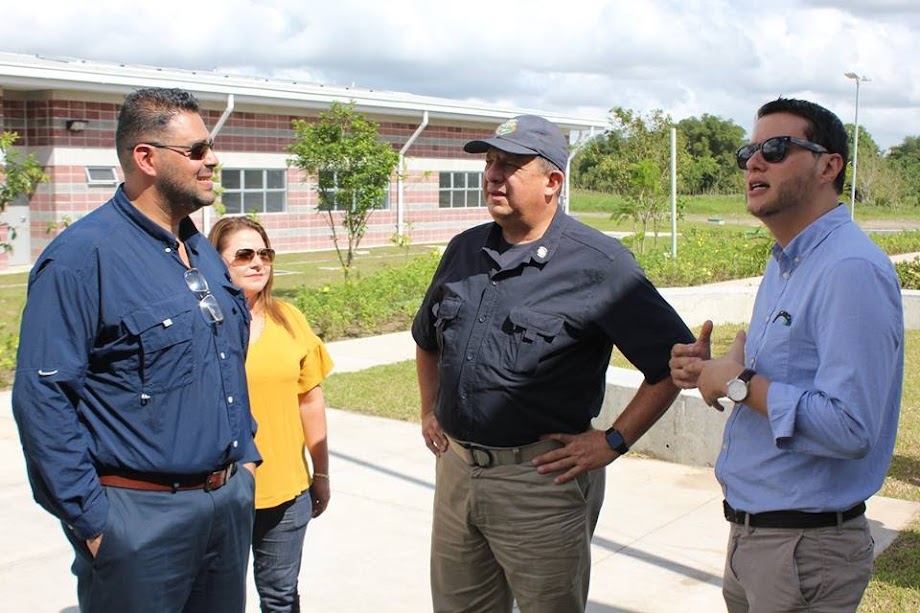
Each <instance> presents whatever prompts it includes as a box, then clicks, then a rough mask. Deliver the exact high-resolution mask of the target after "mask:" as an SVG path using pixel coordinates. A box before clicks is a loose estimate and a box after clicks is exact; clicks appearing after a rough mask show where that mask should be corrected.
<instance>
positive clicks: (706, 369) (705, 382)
mask: <svg viewBox="0 0 920 613" xmlns="http://www.w3.org/2000/svg"><path fill="white" fill-rule="evenodd" d="M746 340H747V334H746V333H745V331H744V330H738V334H736V335H735V341H734V342H733V343H732V346H731V347H730V348H729V350H728V353H726V354H725V355H724V356H722V357H721V358H719V359H717V360H709V361H708V362H699V363H698V364H695V365H690V366H689V367H688V368H689V369H690V370H693V367H695V366H699V371H698V373H697V374H698V377H697V379H698V381H697V383H698V387H699V390H700V396H702V397H703V401H704V402H705V403H706V404H707V405H709V406H711V407H713V408H714V409H717V410H719V411H722V410H724V409H725V407H723V406H722V404H721V403H720V402H719V398H722V397H724V396H725V394H726V393H728V390H727V387H728V386H727V384H728V382H729V380H730V379H733V378H735V377H737V376H738V375H739V374H740V373H741V371H742V370H744V343H745V341H746Z"/></svg>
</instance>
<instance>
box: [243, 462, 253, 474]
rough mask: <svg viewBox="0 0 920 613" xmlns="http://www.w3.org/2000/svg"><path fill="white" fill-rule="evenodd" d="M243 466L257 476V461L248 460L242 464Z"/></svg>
mask: <svg viewBox="0 0 920 613" xmlns="http://www.w3.org/2000/svg"><path fill="white" fill-rule="evenodd" d="M242 466H243V468H245V469H246V470H248V471H249V473H250V474H251V475H252V476H253V477H255V476H256V463H255V462H246V463H245V464H243V465H242Z"/></svg>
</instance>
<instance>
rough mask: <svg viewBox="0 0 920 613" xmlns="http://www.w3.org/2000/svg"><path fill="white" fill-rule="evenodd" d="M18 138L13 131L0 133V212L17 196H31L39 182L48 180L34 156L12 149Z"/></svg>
mask: <svg viewBox="0 0 920 613" xmlns="http://www.w3.org/2000/svg"><path fill="white" fill-rule="evenodd" d="M18 138H19V135H18V134H16V133H15V132H3V133H0V212H3V211H5V210H6V207H7V205H8V204H9V203H10V202H12V201H13V200H15V199H16V198H18V197H19V196H31V195H32V194H33V193H34V192H35V188H36V187H38V184H39V183H41V182H43V181H47V180H48V177H47V176H46V175H45V173H44V172H42V167H41V165H40V164H39V163H38V162H36V161H35V156H33V155H32V154H29V155H28V156H26V157H25V158H23V157H22V155H21V154H19V153H18V152H17V151H15V150H14V149H13V143H15V142H16V140H17V139H18Z"/></svg>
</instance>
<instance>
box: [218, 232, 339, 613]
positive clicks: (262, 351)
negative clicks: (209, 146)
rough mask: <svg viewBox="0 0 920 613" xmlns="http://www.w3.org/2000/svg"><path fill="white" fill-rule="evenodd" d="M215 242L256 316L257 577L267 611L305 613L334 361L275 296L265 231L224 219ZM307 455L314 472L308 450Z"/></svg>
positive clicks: (325, 496)
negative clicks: (307, 538)
mask: <svg viewBox="0 0 920 613" xmlns="http://www.w3.org/2000/svg"><path fill="white" fill-rule="evenodd" d="M209 239H210V240H211V242H212V243H213V244H214V246H215V247H216V248H217V250H218V251H219V252H220V254H221V255H222V256H223V258H224V261H225V262H226V263H227V268H228V269H229V271H230V278H231V279H232V280H233V282H234V283H235V284H236V285H238V286H239V287H240V288H242V290H243V292H244V294H245V296H246V300H247V302H248V303H249V308H250V310H251V312H252V323H251V324H250V335H249V353H248V356H247V358H246V379H247V382H248V383H249V398H250V402H251V404H252V414H253V416H254V417H255V419H256V421H257V422H258V426H259V429H258V431H257V432H256V439H255V440H256V445H257V446H258V448H259V451H260V452H261V454H262V460H263V462H262V464H261V466H259V469H258V470H257V471H256V518H255V524H254V526H253V533H252V552H253V570H254V576H255V581H256V587H257V588H258V591H259V598H260V600H261V606H262V611H263V612H264V611H300V597H299V594H298V591H297V576H298V575H299V574H300V560H301V556H302V554H303V541H304V535H305V533H306V529H307V522H308V521H309V520H310V518H311V517H319V515H320V514H322V512H323V511H324V510H325V509H326V505H327V504H328V503H329V495H330V490H329V450H328V447H327V444H326V402H325V400H324V398H323V390H322V388H321V387H320V383H321V382H322V380H323V379H324V378H325V377H326V375H328V374H329V371H330V370H332V360H331V358H330V357H329V354H328V353H327V352H326V348H325V346H324V345H323V343H322V341H321V340H320V339H319V338H318V337H317V336H316V335H315V334H314V333H313V331H312V330H311V329H310V326H309V325H308V324H307V321H306V319H304V316H303V315H302V314H301V313H300V311H298V310H297V309H296V308H294V307H293V306H292V305H290V304H287V303H285V302H281V301H279V300H275V299H274V298H273V297H272V279H273V270H272V264H273V262H274V259H275V251H274V250H273V249H272V248H271V244H270V242H269V239H268V234H267V233H266V232H265V229H264V228H263V227H262V226H261V225H260V224H258V223H257V222H255V221H252V220H251V219H248V218H246V217H226V218H224V219H221V220H220V221H218V222H217V223H216V224H214V227H213V228H212V229H211V233H210V235H209ZM305 448H306V450H307V452H309V454H310V460H311V464H312V465H313V474H312V476H311V474H310V470H309V466H308V465H307V462H306V459H305V455H304V449H305Z"/></svg>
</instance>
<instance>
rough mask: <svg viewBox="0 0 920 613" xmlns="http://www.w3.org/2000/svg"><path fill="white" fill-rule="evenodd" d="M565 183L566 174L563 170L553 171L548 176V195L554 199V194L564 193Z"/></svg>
mask: <svg viewBox="0 0 920 613" xmlns="http://www.w3.org/2000/svg"><path fill="white" fill-rule="evenodd" d="M564 182H565V174H564V173H563V172H562V171H561V170H553V171H552V172H550V173H548V174H547V175H546V195H547V197H552V195H553V194H555V193H559V192H561V191H562V184H563V183H564Z"/></svg>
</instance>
